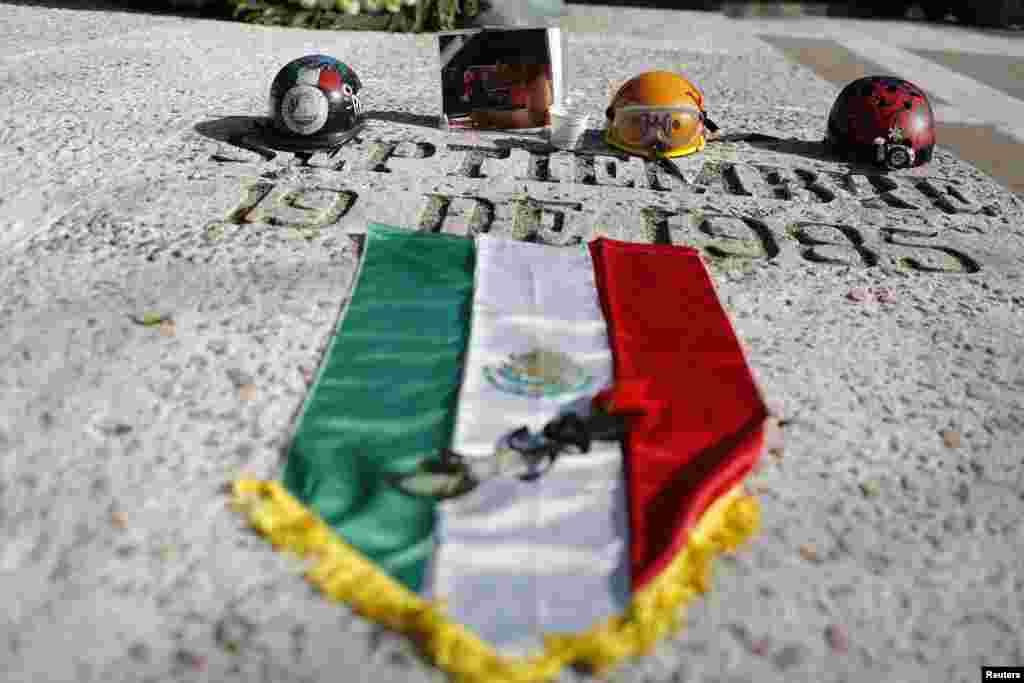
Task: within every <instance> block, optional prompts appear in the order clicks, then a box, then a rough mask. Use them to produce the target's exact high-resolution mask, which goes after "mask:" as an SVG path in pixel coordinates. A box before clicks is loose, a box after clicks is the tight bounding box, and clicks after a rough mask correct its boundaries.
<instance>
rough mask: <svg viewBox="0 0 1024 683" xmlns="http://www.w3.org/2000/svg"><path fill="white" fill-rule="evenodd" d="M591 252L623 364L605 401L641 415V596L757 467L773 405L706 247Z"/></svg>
mask: <svg viewBox="0 0 1024 683" xmlns="http://www.w3.org/2000/svg"><path fill="white" fill-rule="evenodd" d="M590 250H591V254H592V255H593V258H594V264H595V270H596V273H595V275H596V279H597V284H598V289H599V291H600V297H601V306H602V309H603V310H604V315H605V319H606V320H607V321H608V330H609V332H608V333H609V338H610V339H609V341H610V343H611V348H612V355H613V357H614V366H615V386H614V387H613V388H612V389H611V390H610V391H606V392H602V394H600V395H599V396H598V398H597V399H596V400H597V401H598V402H599V403H604V404H609V403H610V407H609V409H610V410H611V411H612V412H617V413H626V414H630V413H633V414H636V415H638V418H637V419H635V420H633V421H632V424H631V426H630V433H629V437H628V439H627V441H626V478H627V485H628V491H629V508H630V556H631V567H632V577H633V590H634V591H636V590H639V589H640V588H643V586H644V585H646V584H647V583H648V582H649V581H651V580H652V579H653V578H655V577H656V576H657V575H658V574H659V573H660V572H661V571H662V570H663V569H665V568H666V566H667V565H668V564H669V563H670V562H671V561H672V559H673V558H674V557H675V555H676V554H677V553H678V552H679V551H680V550H682V548H683V547H684V545H685V543H686V541H687V538H688V536H689V533H690V531H691V530H692V529H693V527H694V526H695V525H696V523H697V522H698V521H699V519H700V517H701V515H702V514H703V513H704V512H705V510H707V508H708V506H709V505H710V504H711V503H713V502H714V501H715V500H716V499H717V498H718V497H719V496H721V495H723V494H724V493H726V492H727V491H729V490H730V489H731V488H733V487H734V486H736V485H737V484H738V483H740V482H741V481H742V480H743V478H744V477H745V476H746V475H747V474H748V473H749V472H750V470H751V469H752V468H753V466H754V464H755V463H756V462H757V458H758V456H759V455H760V452H761V449H762V444H763V434H762V427H763V423H764V420H765V418H766V417H767V410H766V407H765V405H764V402H763V401H762V399H761V395H760V393H759V391H758V389H757V386H756V384H755V382H754V378H753V376H752V375H751V373H750V369H749V367H748V366H747V363H746V359H745V358H744V356H743V351H742V348H741V347H740V344H739V342H738V340H737V339H736V335H735V333H734V332H733V329H732V325H731V324H730V322H729V319H728V316H727V315H726V313H725V311H724V310H723V308H722V306H721V304H720V303H719V301H718V297H717V295H716V293H715V289H714V285H713V284H712V282H711V278H710V277H709V276H708V273H707V270H706V269H705V268H704V264H703V263H702V262H701V259H700V255H699V254H698V252H697V251H696V250H694V249H691V248H687V247H678V246H672V245H643V244H630V243H626V242H618V241H615V240H608V239H599V240H596V241H594V242H592V243H591V244H590Z"/></svg>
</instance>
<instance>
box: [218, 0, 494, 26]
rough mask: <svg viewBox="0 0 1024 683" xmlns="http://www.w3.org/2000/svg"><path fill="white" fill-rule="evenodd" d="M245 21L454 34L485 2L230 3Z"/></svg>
mask: <svg viewBox="0 0 1024 683" xmlns="http://www.w3.org/2000/svg"><path fill="white" fill-rule="evenodd" d="M229 1H230V3H231V4H232V5H233V6H234V10H233V14H234V17H235V18H237V19H241V20H242V21H246V22H250V23H256V24H264V25H270V26H296V27H304V28H321V29H338V30H359V29H363V30H370V31H410V32H420V31H450V30H453V29H459V28H465V27H466V26H468V25H469V23H470V21H471V20H472V19H473V17H475V16H477V15H478V14H480V12H481V0H229Z"/></svg>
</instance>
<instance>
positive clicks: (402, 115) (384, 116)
mask: <svg viewBox="0 0 1024 683" xmlns="http://www.w3.org/2000/svg"><path fill="white" fill-rule="evenodd" d="M364 116H365V117H366V119H367V120H368V121H388V122H390V123H404V124H406V125H410V126H422V127H424V128H432V129H434V130H437V123H438V117H437V116H436V115H428V114H413V113H410V112H405V111H378V110H374V111H368V112H366V114H365V115H364Z"/></svg>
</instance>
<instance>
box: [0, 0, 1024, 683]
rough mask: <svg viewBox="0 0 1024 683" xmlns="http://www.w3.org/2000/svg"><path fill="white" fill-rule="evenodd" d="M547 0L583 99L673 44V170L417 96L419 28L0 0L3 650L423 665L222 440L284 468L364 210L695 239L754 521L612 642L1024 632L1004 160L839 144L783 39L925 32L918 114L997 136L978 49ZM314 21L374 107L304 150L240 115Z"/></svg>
mask: <svg viewBox="0 0 1024 683" xmlns="http://www.w3.org/2000/svg"><path fill="white" fill-rule="evenodd" d="M574 12H575V10H574ZM565 21H566V26H567V27H568V28H570V29H571V30H572V34H571V36H570V40H569V46H570V49H571V54H570V65H571V68H572V70H573V71H572V78H573V87H574V88H575V89H578V90H580V91H581V92H582V97H583V100H584V102H585V103H586V105H587V106H588V108H590V109H591V110H592V111H593V112H595V113H599V112H601V111H602V110H603V108H604V107H605V106H606V101H607V96H608V89H609V86H610V85H613V84H614V83H617V82H619V81H621V80H623V79H625V78H628V77H629V76H631V75H633V74H635V73H637V72H639V71H641V70H644V69H647V68H654V67H659V68H670V69H678V70H681V71H683V72H684V73H687V74H688V75H689V76H691V77H692V78H693V79H694V80H695V81H696V82H697V83H699V84H700V85H701V86H702V88H703V89H704V90H705V93H706V95H707V99H708V102H709V107H710V109H711V112H712V114H713V115H714V117H715V119H716V120H717V121H718V122H719V123H720V124H721V125H722V126H723V132H725V133H726V138H725V140H724V141H721V142H716V143H712V144H709V145H708V147H707V148H706V150H705V151H704V152H703V153H701V154H699V155H696V156H694V157H689V158H686V159H684V160H682V162H681V164H680V166H681V168H682V171H683V176H684V177H683V179H679V178H676V177H674V176H667V175H666V174H664V173H660V172H659V170H658V169H657V168H655V167H652V166H650V165H647V164H644V163H643V162H642V161H638V160H635V159H627V158H623V157H619V156H617V155H616V154H615V153H613V152H612V151H611V150H609V149H608V148H606V147H605V146H604V145H603V144H602V143H601V141H600V137H599V131H597V130H593V131H590V132H589V134H588V137H587V140H586V142H585V146H584V147H583V148H582V149H581V150H580V151H579V152H578V153H576V154H570V153H565V152H553V151H552V150H551V149H550V148H548V147H547V146H546V145H544V143H543V140H541V139H539V138H536V137H532V136H520V135H510V134H484V133H481V134H472V133H451V134H442V133H441V132H440V131H438V130H437V129H436V128H434V127H433V122H434V117H435V116H436V115H437V113H438V109H439V102H440V93H439V89H438V87H437V83H436V73H435V71H436V52H435V50H436V48H435V44H434V38H433V37H432V36H408V35H383V34H371V33H318V32H313V31H304V30H291V29H265V28H261V27H254V26H243V25H237V24H233V23H226V22H219V21H209V20H199V19H195V18H183V17H175V16H160V17H155V18H154V17H149V16H147V15H141V14H129V13H120V12H116V11H110V10H106V11H98V10H70V9H59V8H53V7H46V6H41V5H10V4H0V77H2V80H0V82H2V84H3V86H2V89H0V159H2V161H3V164H0V339H3V340H4V342H3V343H2V344H0V466H2V468H3V469H2V470H0V538H2V539H3V541H2V544H0V594H2V601H0V604H3V606H4V608H3V609H0V680H5V681H6V680H10V681H46V682H50V681H53V682H60V681H82V682H88V681H104V683H106V682H110V681H133V682H134V681H161V682H162V681H179V680H180V681H217V682H220V681H261V680H265V681H274V682H286V681H333V680H339V679H341V680H345V681H362V680H366V681H399V680H401V681H428V680H443V677H441V676H440V675H439V673H438V672H437V671H435V670H434V669H432V668H431V667H429V666H428V665H426V664H425V663H423V662H422V661H421V660H420V659H419V658H418V656H417V654H416V652H415V650H414V648H412V647H411V646H410V644H409V643H408V642H407V641H405V640H404V639H402V638H400V637H396V636H394V635H392V634H389V633H387V632H385V631H382V630H380V629H378V628H376V627H374V626H372V625H371V624H370V623H368V622H366V621H364V620H362V619H360V618H358V617H356V616H354V615H353V614H352V613H351V612H350V611H349V610H348V609H347V608H345V607H344V606H341V605H333V604H329V603H327V602H325V601H324V600H322V599H321V598H320V597H319V596H317V595H315V594H313V593H312V591H310V590H309V589H308V588H307V586H306V585H305V584H304V582H303V581H302V579H301V575H300V574H301V569H302V567H301V563H299V562H297V561H295V560H293V559H290V558H287V557H282V556H279V555H277V554H276V553H274V552H273V551H272V550H271V548H270V547H269V546H268V545H267V544H266V543H265V542H264V541H263V540H261V539H260V538H257V537H256V536H255V535H253V534H252V533H251V532H250V531H248V530H247V528H246V527H245V525H244V523H243V522H242V520H241V519H240V518H239V517H238V516H237V515H236V514H234V513H233V512H231V511H230V510H228V509H226V507H225V500H226V497H225V495H224V493H223V488H222V487H223V485H224V484H225V483H226V482H228V481H230V480H231V479H232V478H234V477H235V476H238V475H239V474H241V473H247V474H249V475H252V476H258V477H273V476H276V475H277V474H278V472H279V471H280V464H281V458H282V455H283V449H284V447H285V446H286V444H287V438H288V434H289V429H290V425H291V424H292V420H293V418H294V416H295V414H296V412H297V411H298V410H299V408H300V406H301V403H302V399H303V397H304V396H305V393H306V391H307V383H306V378H308V377H309V376H310V374H311V373H313V372H314V371H315V368H316V366H317V363H318V362H319V360H320V357H321V354H322V351H323V347H324V344H325V343H326V342H327V341H328V339H329V337H330V334H331V332H332V329H333V328H334V325H335V324H336V322H337V319H338V316H339V314H340V311H341V310H342V306H343V304H344V302H345V300H346V298H347V296H348V291H349V286H350V284H351V280H352V277H353V274H354V272H355V267H356V264H357V263H358V258H359V246H360V242H359V240H358V239H353V237H352V235H353V234H355V233H358V232H360V231H361V230H363V229H364V228H365V225H366V223H367V222H368V221H369V220H377V221H382V222H391V223H394V224H397V225H403V226H406V227H409V228H411V229H419V230H428V231H437V232H449V233H456V234H463V235H472V234H475V233H478V232H482V231H488V232H491V233H494V234H503V235H507V236H510V237H515V238H520V239H523V238H526V239H534V240H538V241H544V242H548V243H552V244H574V243H578V242H580V241H584V240H589V239H592V238H594V237H596V236H598V235H608V236H612V237H617V238H620V239H629V240H633V241H653V242H673V243H680V244H690V245H693V246H696V247H698V248H700V249H701V250H702V253H703V254H704V256H705V258H706V259H707V261H708V263H709V266H710V268H711V271H712V274H713V276H714V278H715V281H716V286H717V287H718V290H719V295H720V297H721V299H722V302H723V304H724V305H725V306H726V309H727V310H728V311H729V313H730V316H731V318H732V320H733V323H734V325H735V329H736V332H737V335H738V337H739V338H740V340H741V341H742V343H743V344H744V346H745V347H746V349H747V352H748V358H749V360H750V363H751V365H752V367H753V370H754V372H755V373H756V374H757V376H758V379H759V381H760V383H761V385H762V387H763V389H764V391H765V394H766V396H767V397H768V398H769V399H770V400H771V401H773V402H777V403H779V404H781V407H782V410H783V412H784V415H785V416H786V417H787V418H788V420H789V421H790V424H789V425H788V426H787V427H786V428H785V446H784V448H782V449H777V450H776V452H774V453H772V454H770V455H768V456H766V458H765V461H764V463H763V466H762V468H761V469H760V471H759V473H758V474H757V476H756V477H754V478H753V480H752V481H751V487H752V490H754V491H755V492H757V493H758V495H759V496H760V497H761V500H762V503H763V516H764V529H763V531H762V532H761V534H760V535H759V536H757V537H756V538H755V539H754V540H753V541H752V542H751V543H750V544H749V545H748V546H746V547H744V548H743V549H742V550H741V551H740V552H739V553H737V554H736V555H735V556H734V557H731V558H727V559H725V560H723V561H722V562H721V563H719V565H718V570H717V572H716V575H715V579H714V586H713V589H712V591H711V592H710V593H709V594H708V595H707V596H706V598H704V599H702V600H699V601H698V602H696V603H695V604H694V605H693V607H692V608H691V609H690V610H689V612H688V626H687V628H686V629H684V630H683V631H682V632H681V633H680V634H679V635H678V636H677V637H675V638H673V639H671V640H669V641H667V642H665V643H663V644H662V645H661V646H660V647H659V648H658V649H657V650H656V652H655V653H654V654H653V655H652V656H650V657H646V658H643V659H639V660H636V661H634V662H630V663H628V664H626V665H625V666H624V667H623V668H622V669H621V670H619V671H618V672H616V673H615V674H614V675H613V677H612V678H613V680H621V681H651V682H654V681H659V682H661V681H665V682H667V681H701V682H707V683H710V682H711V681H720V682H721V681H754V680H757V681H768V682H769V683H771V682H775V681H778V682H780V683H781V682H783V681H786V682H789V681H804V680H806V681H812V680H813V681H832V682H839V681H848V682H852V681H893V682H897V681H899V682H901V683H906V682H915V681H936V680H939V681H965V682H967V681H971V682H973V681H976V680H978V679H979V676H980V673H979V672H980V669H979V667H980V666H982V665H985V664H995V665H1012V664H1015V665H1022V664H1024V642H1022V639H1021V633H1024V600H1022V598H1021V595H1022V594H1024V560H1022V558H1024V531H1022V528H1021V512H1022V508H1024V489H1022V486H1024V464H1022V460H1024V450H1022V448H1021V444H1022V443H1024V374H1022V369H1021V368H1022V365H1021V360H1022V359H1024V343H1022V342H1021V339H1024V297H1022V295H1021V288H1020V283H1021V277H1022V275H1021V273H1022V265H1024V229H1022V227H1024V223H1022V218H1024V207H1022V204H1021V198H1020V197H1019V195H1016V194H1014V193H1012V192H1010V191H1008V190H1007V189H1006V187H1004V186H1003V185H1000V183H999V182H996V181H994V180H993V179H992V178H991V177H989V176H987V175H986V174H985V173H984V172H982V171H981V170H979V168H981V166H982V164H981V163H980V162H978V161H973V160H972V163H966V162H964V161H963V160H962V159H961V158H959V157H958V156H957V155H956V154H955V153H954V152H953V151H952V150H950V149H949V148H946V147H942V148H941V149H939V151H938V153H937V154H936V157H935V159H934V160H933V162H932V163H931V164H929V165H928V166H926V167H924V168H922V169H918V170H914V171H908V172H903V173H895V174H889V175H882V174H879V173H877V172H875V171H874V170H872V169H870V168H864V167H857V166H850V165H847V164H843V163H840V162H837V161H835V160H834V159H831V158H829V157H828V156H827V155H826V154H824V152H823V150H822V148H821V146H820V144H819V143H820V139H821V135H822V132H823V129H824V123H825V114H826V113H827V110H828V107H829V106H830V105H831V103H832V99H833V98H834V97H835V95H836V93H837V92H838V85H837V82H834V81H832V80H831V79H830V77H829V76H828V75H827V73H828V72H827V69H826V73H825V75H824V77H823V76H822V75H819V73H818V72H817V70H816V69H817V68H825V67H821V66H820V65H819V67H813V66H808V65H807V64H805V63H804V61H803V60H804V57H801V56H800V55H801V54H804V55H806V54H807V53H806V52H804V53H801V52H800V51H801V50H804V51H806V50H811V51H812V53H813V54H815V55H820V54H821V53H820V52H814V50H817V49H818V48H819V47H821V45H820V44H819V43H810V42H806V41H808V40H810V39H814V40H818V41H822V40H824V41H832V42H833V43H835V44H836V45H840V46H846V47H845V48H844V49H847V50H849V51H850V52H851V53H853V54H855V55H859V56H860V57H863V58H865V59H866V58H872V59H878V60H880V61H879V64H880V65H881V66H885V67H887V68H890V69H898V68H899V69H913V70H915V74H916V73H917V71H920V74H919V75H920V77H921V78H922V80H923V81H924V82H921V83H920V84H921V85H922V86H923V87H925V88H926V89H927V90H928V91H929V92H930V93H933V94H934V95H935V96H936V97H939V98H941V99H943V101H944V103H943V105H942V107H948V108H945V109H942V108H941V107H940V111H941V112H943V113H942V116H943V117H944V118H943V120H944V122H945V123H946V124H947V125H950V126H952V125H954V124H958V125H961V126H974V125H981V126H991V127H992V129H993V130H994V131H996V132H999V133H1000V134H1005V135H1006V136H1007V137H1012V136H1014V135H1016V134H1017V130H1016V129H1015V128H1014V125H1015V121H1014V117H1013V116H1014V115H1013V112H1014V111H1015V109H1014V107H1019V104H1018V103H1016V100H1015V99H1014V98H1013V95H1012V94H1011V93H1008V92H1006V90H1005V88H1006V85H1005V83H1004V84H1002V85H1000V84H999V83H997V82H994V81H993V82H992V83H990V84H988V85H986V86H985V87H984V88H978V89H977V90H976V91H974V90H971V88H973V87H974V86H972V85H971V82H969V81H967V80H965V79H971V80H972V81H973V80H977V79H976V78H975V76H972V75H970V74H969V73H966V74H965V73H960V72H955V70H954V69H950V68H949V67H950V64H949V63H946V62H942V63H939V62H936V61H934V60H932V59H931V58H929V57H923V56H921V55H920V54H919V53H918V52H915V50H920V49H932V48H933V47H934V46H935V45H941V44H942V41H944V40H947V39H948V34H947V33H945V31H947V30H948V29H947V28H945V27H929V26H924V25H918V24H893V25H892V27H893V28H892V30H891V31H890V33H889V34H887V35H888V36H890V39H889V40H888V42H887V43H886V45H884V46H883V47H882V48H878V47H877V45H878V43H880V42H882V41H880V39H879V38H878V36H877V33H876V32H877V27H878V24H877V23H875V22H856V21H847V20H833V19H819V18H814V19H801V20H793V21H789V20H785V21H781V22H780V21H770V22H769V21H763V20H734V19H730V18H728V17H723V16H721V15H718V14H707V13H699V12H679V13H676V12H667V11H643V10H621V9H616V10H599V9H598V8H591V7H588V8H586V13H585V14H582V15H581V14H575V13H574V14H572V15H570V17H568V18H567V19H566V20H565ZM957 35H959V36H961V38H962V40H961V42H960V43H959V45H960V49H961V50H963V51H964V52H969V53H972V54H975V53H976V54H994V55H999V54H1004V55H1015V54H1019V48H1018V47H1017V46H1018V45H1019V44H1018V43H1016V42H1014V41H1013V40H1011V39H1008V38H1003V37H998V36H995V37H993V36H988V35H986V34H982V33H964V34H962V35H961V34H957ZM800 41H804V42H800ZM831 49H833V50H837V49H838V48H831ZM794 50H795V51H796V53H794V52H793V51H794ZM1015 50H1016V52H1015ZM317 51H322V52H327V53H329V54H334V55H335V56H337V57H339V58H341V59H343V60H345V61H346V62H348V63H350V64H351V65H353V66H354V67H355V68H356V69H357V71H358V73H359V75H360V77H361V79H362V80H363V82H364V84H365V87H366V90H365V94H366V99H365V102H364V104H365V107H366V109H368V110H369V111H370V121H369V124H368V126H367V130H366V132H365V133H364V134H363V135H361V136H360V138H359V139H358V140H356V141H354V142H353V143H352V144H351V145H349V146H346V147H345V148H343V149H342V150H341V151H340V152H339V154H338V155H337V156H333V157H326V156H324V155H316V156H313V157H311V158H309V159H301V158H297V157H296V156H294V155H292V154H288V153H283V152H276V153H275V152H273V151H270V150H266V149H264V148H262V147H260V146H259V144H258V143H259V138H258V134H257V132H256V124H257V122H258V117H260V116H262V115H263V113H264V112H263V107H264V106H265V99H266V89H267V88H268V87H269V81H270V79H271V78H272V76H273V74H274V72H275V71H276V69H277V68H278V67H279V66H280V65H282V64H284V63H286V62H287V61H289V60H290V59H292V58H294V57H297V56H300V55H302V54H305V53H309V52H317ZM794 56H795V59H794V58H791V57H794ZM860 57H858V58H860ZM819 61H820V60H819ZM843 61H844V58H841V59H838V60H835V63H833V64H832V65H830V66H828V68H831V69H834V70H838V69H840V68H842V62H843ZM954 72H955V73H954ZM835 73H838V72H837V71H836V72H835ZM949 74H954V75H952V76H950V75H949ZM957 74H958V75H957ZM908 75H910V74H909V73H908ZM837 78H838V77H837ZM919 82H920V81H919ZM971 92H976V93H977V94H976V97H971V96H968V97H964V96H963V95H965V94H967V95H969V94H970V93H971ZM1002 98H1005V99H1002ZM741 133H760V134H762V137H761V138H755V139H748V140H745V141H744V140H742V139H740V138H738V137H735V134H741ZM769 136H770V137H769ZM240 138H241V139H242V141H243V142H244V140H248V143H245V144H244V146H239V145H238V144H233V143H232V142H231V141H232V140H236V141H238V140H239V139H240ZM941 144H943V143H942V140H941V138H940V145H941ZM972 164H973V165H972ZM1008 177H1011V178H1012V177H1013V176H1008ZM1006 184H1007V185H1009V184H1011V183H1010V182H1009V181H1007V182H1006ZM665 295H670V293H665ZM147 313H150V314H152V313H156V314H159V315H162V316H163V317H164V318H166V320H165V322H163V323H161V324H158V325H151V326H147V325H142V324H139V322H138V320H139V319H141V318H143V317H144V316H145V315H146V314H147ZM561 680H563V681H576V680H579V681H585V680H590V679H589V678H588V676H586V674H583V673H580V672H576V671H566V672H564V674H563V676H562V679H561Z"/></svg>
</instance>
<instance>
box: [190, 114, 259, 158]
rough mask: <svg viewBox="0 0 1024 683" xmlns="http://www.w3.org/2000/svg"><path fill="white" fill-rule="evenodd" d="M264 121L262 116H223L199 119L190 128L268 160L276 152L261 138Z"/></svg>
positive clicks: (204, 135)
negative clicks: (204, 119)
mask: <svg viewBox="0 0 1024 683" xmlns="http://www.w3.org/2000/svg"><path fill="white" fill-rule="evenodd" d="M266 121H267V119H266V117H263V116H224V117H221V118H219V119H209V120H207V121H200V122H199V123H197V124H196V125H195V126H193V127H192V128H193V130H195V132H197V133H199V134H200V135H202V136H203V137H207V138H210V139H211V140H217V141H218V142H223V143H225V144H228V145H231V146H233V147H237V148H239V149H243V150H246V151H249V152H254V153H255V154H259V155H260V156H261V157H263V158H264V159H265V160H267V161H269V160H270V159H273V158H274V157H275V156H276V154H275V153H274V152H273V151H272V147H271V146H270V145H268V144H266V141H264V140H263V130H264V126H265V125H266Z"/></svg>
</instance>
